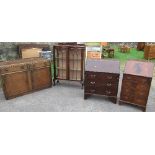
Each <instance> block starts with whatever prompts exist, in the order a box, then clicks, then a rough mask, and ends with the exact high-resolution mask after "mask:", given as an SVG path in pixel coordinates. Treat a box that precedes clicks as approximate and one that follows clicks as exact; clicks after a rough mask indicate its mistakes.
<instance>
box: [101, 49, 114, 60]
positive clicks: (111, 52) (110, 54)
mask: <svg viewBox="0 0 155 155" xmlns="http://www.w3.org/2000/svg"><path fill="white" fill-rule="evenodd" d="M114 51H115V50H114V49H113V48H108V49H105V48H103V52H102V53H103V58H104V57H105V55H108V58H114Z"/></svg>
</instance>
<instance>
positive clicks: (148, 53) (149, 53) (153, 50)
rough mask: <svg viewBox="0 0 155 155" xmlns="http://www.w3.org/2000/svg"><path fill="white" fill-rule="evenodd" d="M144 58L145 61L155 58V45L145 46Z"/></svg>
mask: <svg viewBox="0 0 155 155" xmlns="http://www.w3.org/2000/svg"><path fill="white" fill-rule="evenodd" d="M144 58H145V59H153V58H155V44H150V45H145V48H144Z"/></svg>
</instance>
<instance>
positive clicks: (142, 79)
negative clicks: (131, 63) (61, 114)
mask: <svg viewBox="0 0 155 155" xmlns="http://www.w3.org/2000/svg"><path fill="white" fill-rule="evenodd" d="M123 80H127V81H128V80H129V81H132V82H136V83H142V84H150V83H151V78H146V77H139V76H134V75H126V74H124V75H123Z"/></svg>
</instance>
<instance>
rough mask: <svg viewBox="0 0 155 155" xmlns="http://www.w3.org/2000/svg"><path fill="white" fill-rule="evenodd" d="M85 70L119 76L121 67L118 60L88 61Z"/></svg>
mask: <svg viewBox="0 0 155 155" xmlns="http://www.w3.org/2000/svg"><path fill="white" fill-rule="evenodd" d="M85 70H86V71H92V72H104V73H116V74H119V73H120V65H119V61H116V60H86V64H85Z"/></svg>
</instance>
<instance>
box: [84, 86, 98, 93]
mask: <svg viewBox="0 0 155 155" xmlns="http://www.w3.org/2000/svg"><path fill="white" fill-rule="evenodd" d="M84 92H85V93H90V94H95V93H96V88H95V86H85V87H84Z"/></svg>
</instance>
